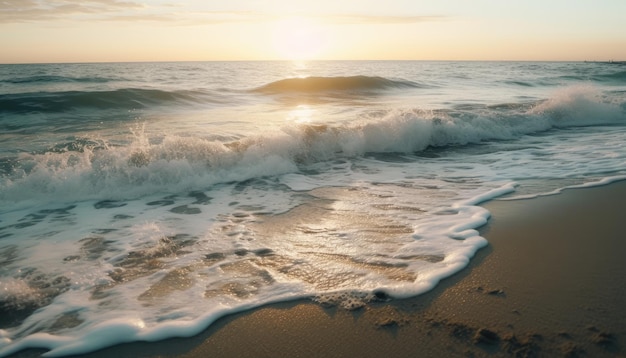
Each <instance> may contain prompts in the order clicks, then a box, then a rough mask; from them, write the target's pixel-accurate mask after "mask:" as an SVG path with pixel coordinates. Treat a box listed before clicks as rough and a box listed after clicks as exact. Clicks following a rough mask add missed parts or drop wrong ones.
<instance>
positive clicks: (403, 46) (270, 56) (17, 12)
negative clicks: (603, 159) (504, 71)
mask: <svg viewBox="0 0 626 358" xmlns="http://www.w3.org/2000/svg"><path fill="white" fill-rule="evenodd" d="M624 13H626V2H624V1H620V0H604V1H589V0H583V1H578V2H576V3H572V2H566V1H561V0H559V1H552V2H550V3H545V2H540V1H538V0H532V1H526V2H524V3H520V4H510V3H502V2H497V1H493V0H484V1H478V2H472V3H471V4H470V3H468V2H464V1H462V0H451V1H445V2H435V1H408V0H395V1H391V2H388V3H385V4H380V3H378V2H376V1H369V0H368V1H359V2H356V1H345V2H340V3H338V2H333V1H330V0H320V1H316V2H310V1H285V0H271V1H263V2H261V1H243V0H235V1H231V2H228V3H220V4H215V3H205V2H202V1H197V0H190V1H186V2H184V3H178V2H169V1H168V0H152V1H142V0H126V1H118V0H90V1H86V2H81V3H78V2H75V1H73V0H29V1H23V0H6V1H2V2H0V46H2V48H3V51H2V53H1V54H0V63H76V62H78V63H85V62H170V61H272V60H441V61H459V60H464V61H485V60H493V61H585V60H587V61H609V60H616V61H620V60H626V31H625V30H626V28H625V27H626V26H625V25H624V23H623V14H624Z"/></svg>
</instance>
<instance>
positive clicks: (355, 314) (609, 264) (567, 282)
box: [20, 181, 626, 357]
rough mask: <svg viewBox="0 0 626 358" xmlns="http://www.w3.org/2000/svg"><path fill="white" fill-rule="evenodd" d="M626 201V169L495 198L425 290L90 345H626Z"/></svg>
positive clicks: (170, 350)
mask: <svg viewBox="0 0 626 358" xmlns="http://www.w3.org/2000/svg"><path fill="white" fill-rule="evenodd" d="M625 204H626V181H622V182H618V183H613V184H611V185H608V186H603V187H596V188H588V189H570V190H566V191H564V192H563V193H561V194H559V195H554V196H546V197H540V198H535V199H528V200H517V201H492V202H488V203H486V204H485V205H484V206H485V207H486V208H488V209H489V210H490V211H491V213H492V219H491V220H490V222H489V224H488V225H486V226H485V227H483V228H481V234H482V235H483V236H484V237H486V238H487V239H488V240H489V246H487V247H486V248H484V249H481V250H480V251H479V252H478V253H477V255H476V256H475V257H474V259H473V260H472V261H471V263H470V265H469V266H468V267H467V268H466V269H465V270H463V271H462V272H460V273H458V274H456V275H454V276H452V277H450V278H448V279H446V280H444V281H443V282H441V283H440V284H439V285H438V286H437V287H436V288H435V289H434V290H432V291H431V292H428V293H426V294H424V295H421V296H418V297H415V298H412V299H407V300H399V301H398V300H396V301H390V302H386V303H373V304H371V305H369V306H367V307H365V308H363V309H360V310H356V311H345V310H342V309H340V308H336V307H330V308H329V307H326V308H324V307H321V306H319V305H317V304H313V303H310V302H308V301H297V302H288V303H282V304H274V305H269V306H266V307H263V308H260V309H256V310H253V311H249V312H243V313H240V314H235V315H231V316H228V317H224V318H222V319H220V320H218V321H217V322H215V323H214V324H213V325H212V326H211V327H209V328H208V329H207V330H206V331H205V332H204V333H202V334H200V335H198V336H195V337H192V338H185V339H169V340H165V341H161V342H155V343H132V344H124V345H120V346H116V347H111V348H108V349H105V350H102V351H98V352H95V353H92V354H90V355H89V356H90V357H112V356H115V357H155V356H162V357H172V356H177V357H211V356H212V357H382V356H385V357H444V356H452V357H456V356H461V357H481V356H492V357H498V356H517V357H559V356H562V357H616V356H625V357H626V308H625V307H626V284H625V283H624V282H625V279H624V278H625V277H626V260H624V257H625V254H626V215H625V214H624V205H625ZM40 353H41V351H29V352H22V354H20V356H31V355H34V356H38V355H39V354H40Z"/></svg>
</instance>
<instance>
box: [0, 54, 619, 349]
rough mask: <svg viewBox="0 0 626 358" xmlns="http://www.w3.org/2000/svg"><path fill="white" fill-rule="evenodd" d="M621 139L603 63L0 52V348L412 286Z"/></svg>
mask: <svg viewBox="0 0 626 358" xmlns="http://www.w3.org/2000/svg"><path fill="white" fill-rule="evenodd" d="M625 143H626V66H624V65H621V64H618V63H615V64H610V63H584V62H571V63H569V62H412V61H402V62H393V61H382V62H376V61H373V62H369V61H358V62H349V61H347V62H177V63H94V64H24V65H0V356H6V355H9V354H11V353H14V352H17V351H20V350H22V349H26V348H44V349H48V350H49V351H48V352H47V353H46V355H49V356H62V355H68V354H80V353H86V352H90V351H94V350H97V349H100V348H103V347H107V346H110V345H114V344H118V343H122V342H131V341H156V340H162V339H166V338H170V337H188V336H192V335H195V334H197V333H199V332H201V331H202V330H204V329H205V328H206V327H208V326H209V325H210V324H211V323H213V322H214V321H215V320H216V319H218V318H220V317H222V316H225V315H228V314H231V313H235V312H241V311H245V310H249V309H252V308H254V307H259V306H261V305H265V304H269V303H273V302H278V301H287V300H296V299H311V300H314V301H316V302H319V303H320V304H324V305H335V306H340V307H343V308H346V309H357V308H360V307H362V306H363V305H366V304H367V303H368V302H372V301H387V300H392V299H399V298H405V297H411V296H415V295H419V294H421V293H423V292H426V291H428V290H430V289H432V288H433V287H435V286H436V285H437V284H438V282H439V281H440V280H441V279H443V278H445V277H448V276H450V275H452V274H454V273H456V272H458V271H459V270H462V269H463V268H464V267H465V266H466V265H467V264H468V262H469V261H470V260H471V258H472V256H473V255H474V254H475V253H476V251H477V250H479V249H480V248H482V247H484V246H485V245H487V244H488V242H487V240H486V239H485V238H483V237H481V236H480V234H479V232H478V231H477V229H478V228H480V227H481V226H482V225H484V224H485V223H487V222H488V220H489V212H488V211H487V210H486V209H484V208H482V207H481V206H479V204H480V203H482V202H485V201H487V200H521V199H524V198H529V197H534V196H538V195H558V193H559V192H560V191H561V190H563V189H565V188H573V187H581V186H592V185H603V184H607V183H610V182H613V181H617V180H623V179H626V145H625ZM591 239H592V238H590V240H591ZM563 249H564V250H566V249H567V248H565V247H564V248H563ZM529 264H532V262H529Z"/></svg>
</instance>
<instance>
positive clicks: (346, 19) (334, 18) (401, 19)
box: [319, 14, 446, 25]
mask: <svg viewBox="0 0 626 358" xmlns="http://www.w3.org/2000/svg"><path fill="white" fill-rule="evenodd" d="M319 18H320V19H321V20H322V21H324V22H327V23H331V24H338V25H375V24H414V23H420V22H430V21H441V20H444V19H445V18H446V17H445V16H439V15H431V16H390V15H350V14H345V15H328V16H320V17H319Z"/></svg>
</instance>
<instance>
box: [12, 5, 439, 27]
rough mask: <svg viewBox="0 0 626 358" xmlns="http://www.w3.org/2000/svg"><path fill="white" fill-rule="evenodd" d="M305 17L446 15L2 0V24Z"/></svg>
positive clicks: (335, 20)
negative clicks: (277, 11) (311, 11)
mask: <svg viewBox="0 0 626 358" xmlns="http://www.w3.org/2000/svg"><path fill="white" fill-rule="evenodd" d="M287 17H304V18H310V19H313V20H315V21H317V22H319V23H325V24H332V25H363V24H369V25H375V24H413V23H420V22H427V21H440V20H442V19H443V18H444V17H443V16H410V15H409V16H388V15H359V14H301V13H285V14H281V13H269V12H260V11H206V10H197V9H192V8H189V7H185V6H184V5H180V4H175V3H169V4H168V3H161V4H159V5H153V6H148V5H146V4H143V3H140V2H138V1H135V0H0V24H7V23H37V22H39V23H52V22H55V21H115V22H158V23H161V24H169V25H179V26H197V25H214V24H223V23H254V22H271V21H275V20H279V19H281V18H287Z"/></svg>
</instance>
